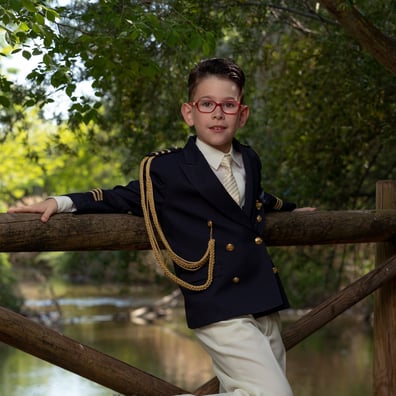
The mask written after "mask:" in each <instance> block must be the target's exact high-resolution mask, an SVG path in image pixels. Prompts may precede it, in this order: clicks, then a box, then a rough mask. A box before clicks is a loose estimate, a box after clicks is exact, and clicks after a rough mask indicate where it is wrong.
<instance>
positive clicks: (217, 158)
mask: <svg viewBox="0 0 396 396" xmlns="http://www.w3.org/2000/svg"><path fill="white" fill-rule="evenodd" d="M196 145H197V147H198V149H199V150H200V151H201V153H202V154H203V156H204V157H205V159H206V161H208V163H209V165H210V166H211V167H212V168H214V169H216V170H217V169H218V168H219V166H220V162H221V160H222V159H223V157H224V154H227V153H223V152H222V151H220V150H217V149H215V148H214V147H212V146H210V145H209V144H207V143H205V142H203V141H202V140H200V139H199V138H198V137H197V140H196ZM228 154H231V157H232V159H233V161H234V162H235V163H236V165H237V166H238V167H239V168H242V167H243V161H242V155H241V153H238V152H237V151H235V150H234V148H233V146H231V150H230V152H229V153H228Z"/></svg>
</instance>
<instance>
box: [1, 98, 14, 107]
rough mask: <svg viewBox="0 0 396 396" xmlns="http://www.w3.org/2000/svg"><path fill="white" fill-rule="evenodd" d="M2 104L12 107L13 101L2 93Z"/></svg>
mask: <svg viewBox="0 0 396 396" xmlns="http://www.w3.org/2000/svg"><path fill="white" fill-rule="evenodd" d="M0 104H1V105H2V106H4V107H7V108H8V107H10V105H11V102H10V100H9V99H8V98H7V97H6V96H2V95H0Z"/></svg>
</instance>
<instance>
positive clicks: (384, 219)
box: [0, 210, 396, 252]
mask: <svg viewBox="0 0 396 396" xmlns="http://www.w3.org/2000/svg"><path fill="white" fill-rule="evenodd" d="M39 218H40V216H39V215H37V214H27V213H21V214H6V213H0V252H40V251H70V250H130V249H134V250H144V249H151V247H150V244H149V241H148V237H147V234H146V230H145V226H144V222H143V219H142V218H140V217H136V216H130V215H126V214H81V215H71V214H58V215H55V216H53V217H52V218H51V219H50V220H49V222H48V223H45V224H44V223H41V221H40V220H39ZM395 236H396V210H368V211H315V212H289V213H270V214H268V215H267V216H266V224H265V229H264V240H265V242H266V244H267V245H268V246H295V245H323V244H335V243H363V242H384V241H390V240H392V239H393V238H395Z"/></svg>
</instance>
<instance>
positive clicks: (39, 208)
mask: <svg viewBox="0 0 396 396" xmlns="http://www.w3.org/2000/svg"><path fill="white" fill-rule="evenodd" d="M57 211H58V204H57V202H56V200H55V199H54V198H48V199H46V200H45V201H42V202H38V203H35V204H32V205H22V206H12V207H10V208H9V209H8V211H7V213H41V214H42V215H41V218H40V220H41V221H42V222H43V223H46V222H47V221H48V220H49V218H50V217H51V216H52V215H53V214H55V213H57Z"/></svg>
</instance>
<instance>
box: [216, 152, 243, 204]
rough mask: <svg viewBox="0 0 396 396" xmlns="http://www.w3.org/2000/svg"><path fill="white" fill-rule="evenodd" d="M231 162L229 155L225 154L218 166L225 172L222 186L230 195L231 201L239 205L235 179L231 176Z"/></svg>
mask: <svg viewBox="0 0 396 396" xmlns="http://www.w3.org/2000/svg"><path fill="white" fill-rule="evenodd" d="M231 161H232V157H231V155H230V154H225V155H224V157H223V159H222V160H221V162H220V166H222V167H223V168H224V170H225V172H224V179H223V186H224V188H225V189H226V190H227V191H228V193H229V194H230V195H231V197H232V198H233V200H234V201H235V202H236V203H237V204H238V205H239V204H240V196H239V190H238V185H237V183H236V180H235V177H234V175H233V174H232V170H231Z"/></svg>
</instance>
